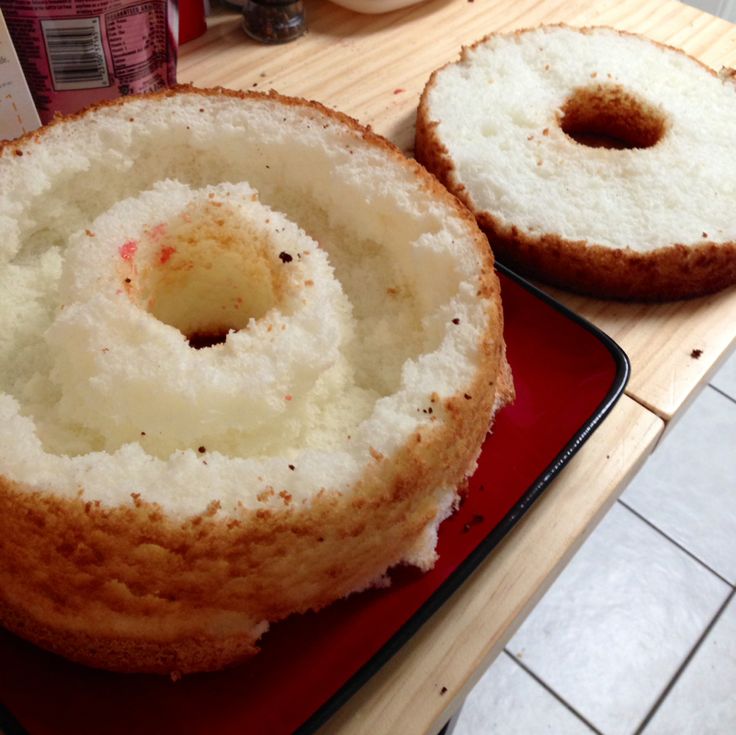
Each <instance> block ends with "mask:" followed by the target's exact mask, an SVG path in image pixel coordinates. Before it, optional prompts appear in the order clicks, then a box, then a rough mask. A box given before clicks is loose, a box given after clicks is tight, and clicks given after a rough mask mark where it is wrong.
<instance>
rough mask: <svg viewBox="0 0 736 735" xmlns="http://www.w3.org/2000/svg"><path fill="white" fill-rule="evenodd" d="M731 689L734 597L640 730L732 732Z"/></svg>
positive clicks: (673, 734) (670, 734)
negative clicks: (644, 726) (643, 728)
mask: <svg viewBox="0 0 736 735" xmlns="http://www.w3.org/2000/svg"><path fill="white" fill-rule="evenodd" d="M735 692H736V599H732V600H731V602H730V603H729V605H728V607H727V608H726V609H725V610H724V612H723V615H721V617H720V618H719V619H718V622H717V623H716V624H715V626H714V627H713V629H712V630H711V631H710V633H709V634H708V637H707V638H706V639H705V640H704V641H703V644H702V645H701V647H700V648H699V649H698V650H697V652H696V653H695V656H693V659H692V661H690V663H689V664H688V666H687V668H686V669H685V671H684V672H683V673H682V676H681V677H680V678H679V679H678V680H677V682H676V683H675V685H674V687H672V691H671V692H670V693H669V695H668V696H667V698H666V699H665V701H664V702H663V704H662V706H661V707H660V709H659V710H657V712H656V713H655V715H654V717H653V718H652V720H651V721H650V722H649V724H648V725H647V727H646V729H645V730H644V733H645V735H690V734H691V733H697V735H725V734H726V733H736V696H734V693H735Z"/></svg>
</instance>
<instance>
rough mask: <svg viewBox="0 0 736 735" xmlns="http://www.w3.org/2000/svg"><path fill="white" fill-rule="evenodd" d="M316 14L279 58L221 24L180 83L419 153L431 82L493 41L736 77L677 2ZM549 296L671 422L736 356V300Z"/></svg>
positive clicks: (192, 56) (726, 26)
mask: <svg viewBox="0 0 736 735" xmlns="http://www.w3.org/2000/svg"><path fill="white" fill-rule="evenodd" d="M305 8H306V13H307V23H308V27H309V30H308V33H307V34H306V35H305V36H303V37H302V38H300V39H298V40H297V41H294V42H292V43H289V44H284V45H276V46H264V45H261V44H258V43H257V42H255V41H253V40H251V39H250V38H248V37H247V36H246V35H245V33H244V32H243V30H242V28H241V24H240V17H239V15H238V14H237V13H235V12H219V13H216V14H215V15H214V16H213V17H211V18H209V21H208V24H209V30H208V32H207V34H206V35H205V36H203V37H201V38H199V39H196V40H195V41H193V42H191V43H189V44H186V45H185V46H183V48H182V53H181V59H180V63H179V80H180V81H182V82H193V83H194V84H197V85H200V86H212V85H222V86H225V87H231V88H236V89H252V90H264V91H267V90H269V89H275V90H277V91H278V92H281V93H283V94H289V95H297V96H300V97H307V98H311V99H316V100H318V101H320V102H322V103H324V104H326V105H328V106H330V107H334V108H337V109H339V110H341V111H343V112H346V113H348V114H349V115H351V116H353V117H355V118H357V119H358V120H359V121H361V122H362V123H364V124H366V125H370V126H371V127H372V128H373V129H374V130H375V131H376V132H378V133H380V134H381V135H384V136H386V137H387V138H389V139H390V140H392V141H393V142H394V143H396V144H397V145H398V146H399V147H400V148H401V149H402V150H404V151H405V152H407V153H411V152H412V149H413V141H414V122H415V111H416V107H417V103H418V100H419V95H420V94H421V91H422V88H423V87H424V84H425V82H426V81H427V78H428V77H429V75H430V73H431V72H432V71H433V70H434V69H436V68H437V67H439V66H441V65H443V64H445V63H447V62H448V61H452V60H454V59H456V58H457V57H458V55H459V52H460V48H461V47H462V46H463V45H467V44H469V43H472V42H473V41H475V40H477V39H479V38H481V37H482V36H484V35H485V34H487V33H490V32H492V31H498V30H513V29H516V28H524V27H529V26H535V25H537V24H539V23H559V22H564V23H569V24H572V25H601V24H603V25H610V26H613V27H615V28H620V29H624V30H628V31H635V32H639V33H642V34H644V35H646V36H648V37H649V38H652V39H654V40H656V41H660V42H663V43H667V44H671V45H673V46H677V47H679V48H682V49H683V50H685V51H687V52H688V53H690V54H692V55H693V56H696V57H697V58H699V59H700V60H702V61H703V62H704V63H706V64H708V65H709V66H711V67H713V68H716V69H718V68H720V67H721V66H734V67H736V26H733V25H731V24H730V23H727V22H726V21H724V20H721V19H718V18H715V17H713V16H711V15H708V14H706V13H702V12H701V11H699V10H696V9H694V8H691V7H689V6H686V5H683V4H681V3H678V2H675V1H674V0H601V1H599V2H588V1H587V0H585V1H582V0H580V1H574V0H563V1H561V0H546V1H545V0H542V1H539V0H522V1H520V2H517V1H515V2H509V1H508V0H506V1H496V0H429V1H426V2H422V3H419V4H417V5H414V6H411V7H409V8H404V9H402V10H397V11H394V12H392V13H385V14H381V15H365V14H360V13H355V12H352V11H350V10H346V9H344V8H342V7H339V6H337V5H334V4H332V3H330V2H327V0H305ZM694 185H697V183H695V184H694ZM549 290H550V291H551V292H553V293H554V295H555V297H556V298H558V299H559V300H560V301H562V302H563V303H565V304H566V305H567V306H569V307H570V308H572V309H573V310H574V311H577V312H578V313H580V314H581V315H583V316H584V317H586V318H587V319H589V320H590V321H592V322H593V323H595V324H596V325H597V326H599V327H600V328H602V329H603V330H604V331H605V332H607V333H608V334H610V335H611V336H612V337H613V338H614V339H615V340H616V341H617V342H618V343H619V344H620V345H621V346H622V347H623V348H624V350H625V351H626V352H627V354H628V355H629V357H630V359H631V363H632V377H631V381H630V382H629V387H628V391H627V392H628V394H629V395H630V396H631V397H632V398H634V399H635V400H636V401H638V402H640V403H642V404H643V405H644V406H646V407H647V408H649V409H650V410H652V411H654V412H655V413H656V414H657V415H659V416H661V417H662V418H663V419H664V420H665V421H669V420H671V419H672V418H673V417H674V416H675V415H676V414H677V413H678V411H679V410H680V409H681V408H682V407H683V406H684V405H686V404H687V402H688V401H689V400H690V399H691V398H692V397H693V396H694V395H695V394H696V393H697V391H698V389H699V388H700V387H701V386H702V385H703V384H704V383H705V382H706V381H707V379H708V377H709V376H710V375H711V374H712V373H713V372H714V370H715V369H716V368H717V366H718V364H719V363H720V362H721V360H722V359H724V357H725V356H726V355H727V353H728V352H730V351H731V350H732V349H733V347H734V345H735V344H736V289H730V290H729V291H727V292H723V293H721V294H718V295H716V296H713V297H708V298H705V299H698V300H695V301H687V302H679V303H674V304H666V305H661V306H651V305H640V304H635V305H630V304H629V305H621V304H613V303H611V302H605V301H597V300H595V299H584V298H579V297H576V296H573V295H569V294H566V293H564V292H561V291H552V289H549ZM691 355H697V357H694V356H691Z"/></svg>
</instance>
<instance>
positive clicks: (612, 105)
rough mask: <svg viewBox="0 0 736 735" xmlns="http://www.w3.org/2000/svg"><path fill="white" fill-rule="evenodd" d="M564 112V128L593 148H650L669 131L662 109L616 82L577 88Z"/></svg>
mask: <svg viewBox="0 0 736 735" xmlns="http://www.w3.org/2000/svg"><path fill="white" fill-rule="evenodd" d="M561 112H562V115H561V118H560V127H561V128H562V131H563V132H564V133H565V134H566V135H568V136H569V137H570V138H572V139H573V140H574V141H576V142H577V143H580V144H581V145H586V146H589V147H591V148H615V149H630V148H651V147H652V146H654V145H656V144H657V143H658V142H659V141H660V140H661V139H662V137H663V136H664V134H665V132H666V130H667V119H666V118H665V116H664V114H663V113H662V111H661V110H660V109H658V108H657V107H655V106H654V105H652V104H650V103H649V102H647V101H646V100H644V99H642V98H640V97H638V96H637V95H634V94H632V93H631V92H628V91H626V90H625V89H624V88H623V87H621V86H620V85H617V84H598V85H595V86H591V87H581V88H579V89H576V90H575V91H574V92H573V93H572V95H571V96H570V97H569V98H568V99H567V100H566V101H565V104H564V105H563V106H562V110H561Z"/></svg>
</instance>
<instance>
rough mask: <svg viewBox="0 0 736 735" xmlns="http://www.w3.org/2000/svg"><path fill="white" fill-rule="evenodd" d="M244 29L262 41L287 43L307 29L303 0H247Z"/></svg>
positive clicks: (244, 8)
mask: <svg viewBox="0 0 736 735" xmlns="http://www.w3.org/2000/svg"><path fill="white" fill-rule="evenodd" d="M243 29H244V30H245V32H246V33H247V34H248V35H249V36H250V37H251V38H255V40H256V41H260V42H261V43H286V42H287V41H293V40H294V39H295V38H299V36H301V35H302V33H304V31H306V30H307V24H306V21H305V18H304V3H303V1H302V0H245V2H244V3H243Z"/></svg>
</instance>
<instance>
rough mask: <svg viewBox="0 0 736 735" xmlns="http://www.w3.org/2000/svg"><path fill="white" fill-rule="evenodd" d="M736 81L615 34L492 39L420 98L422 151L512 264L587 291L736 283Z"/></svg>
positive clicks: (686, 289)
mask: <svg viewBox="0 0 736 735" xmlns="http://www.w3.org/2000/svg"><path fill="white" fill-rule="evenodd" d="M735 121H736V85H734V77H733V71H730V72H728V71H725V72H724V73H723V74H721V75H717V74H715V72H713V71H712V70H711V69H708V68H707V67H705V66H704V65H702V64H700V63H699V62H698V61H696V60H695V59H693V58H691V57H689V56H687V55H686V54H684V53H683V52H682V51H679V50H677V49H674V48H670V47H667V46H663V45H661V44H657V43H654V42H653V41H650V40H648V39H646V38H643V37H641V36H636V35H633V34H630V33H623V32H621V31H617V30H614V29H611V28H602V27H601V28H583V29H576V28H570V27H566V26H540V27H538V28H532V29H526V30H521V31H515V32H513V33H494V34H491V35H489V36H487V37H486V38H484V39H482V40H480V41H478V42H477V43H476V44H473V45H472V46H470V47H468V48H466V49H463V52H462V54H461V58H460V59H459V61H457V62H455V63H451V64H448V65H446V66H445V67H443V68H441V69H438V70H437V71H436V72H435V73H434V74H433V75H432V77H431V78H430V80H429V82H428V83H427V85H426V87H425V89H424V92H423V94H422V99H421V103H420V106H419V113H418V116H417V138H416V155H417V159H418V160H419V161H421V162H422V163H424V164H425V165H426V166H427V167H428V168H429V170H430V171H432V172H434V173H435V174H436V175H437V176H438V177H439V178H440V180H441V181H442V182H443V183H445V184H446V185H447V187H448V188H449V189H450V190H451V191H452V192H454V193H455V194H457V196H458V197H459V198H460V199H461V200H462V201H464V202H465V203H466V204H467V205H468V206H469V207H470V209H472V210H473V212H474V213H475V214H476V217H477V218H478V222H479V223H480V225H481V227H482V228H483V229H484V230H485V231H486V233H487V234H488V236H489V239H490V240H491V244H492V245H493V248H494V251H495V253H496V255H497V256H498V257H499V258H500V259H502V260H503V261H504V262H506V263H507V264H509V265H511V266H512V267H514V268H516V269H518V270H520V271H522V272H524V273H527V274H529V275H532V276H534V277H537V278H540V279H542V280H544V281H547V282H549V283H553V284H557V285H561V286H564V287H566V288H570V289H573V290H576V291H580V292H583V293H587V294H591V295H593V296H604V297H613V298H622V299H646V300H664V299H672V298H684V297H690V296H699V295H702V294H706V293H710V292H713V291H717V290H719V289H722V288H725V287H727V286H730V285H733V284H736V218H734V215H733V213H734V210H735V209H736V146H734V145H733V135H732V130H733V127H734V122H735Z"/></svg>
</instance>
